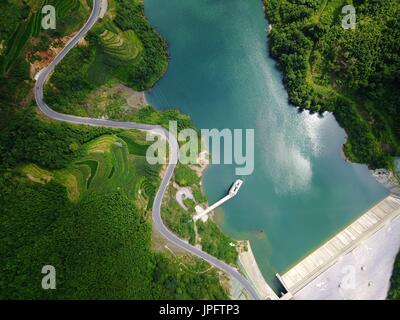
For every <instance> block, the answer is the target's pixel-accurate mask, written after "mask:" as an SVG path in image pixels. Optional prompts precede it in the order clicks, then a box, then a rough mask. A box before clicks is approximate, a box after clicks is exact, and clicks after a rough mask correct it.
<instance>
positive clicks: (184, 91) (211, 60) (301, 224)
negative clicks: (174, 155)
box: [145, 0, 386, 280]
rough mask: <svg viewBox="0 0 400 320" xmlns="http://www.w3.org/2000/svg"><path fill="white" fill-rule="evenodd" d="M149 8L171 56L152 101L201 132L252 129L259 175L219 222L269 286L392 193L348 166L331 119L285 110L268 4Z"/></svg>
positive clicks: (217, 168) (218, 188)
mask: <svg viewBox="0 0 400 320" xmlns="http://www.w3.org/2000/svg"><path fill="white" fill-rule="evenodd" d="M145 9H146V14H147V16H148V17H149V19H150V21H151V23H152V24H153V26H155V28H156V29H157V30H158V31H159V32H160V33H161V34H162V35H163V36H164V37H165V38H166V39H167V41H168V43H169V54H170V65H169V68H168V71H167V73H166V75H165V77H164V78H163V79H161V81H160V82H159V83H158V84H157V85H156V86H155V87H154V89H152V90H151V91H150V92H149V93H148V95H147V97H148V100H149V101H150V103H151V104H153V105H154V106H156V107H158V108H161V109H165V108H168V107H177V108H178V109H180V110H181V111H182V112H184V113H187V114H189V115H190V116H191V117H192V119H193V121H194V123H195V125H196V126H197V127H199V128H218V129H223V128H253V129H255V135H256V141H255V170H254V173H253V174H252V175H251V176H247V177H244V181H245V184H244V185H243V186H242V188H241V190H240V192H239V194H238V196H237V197H235V198H234V199H232V200H230V201H228V203H226V204H225V205H224V206H223V214H220V215H219V217H217V218H218V221H219V223H220V225H221V227H222V228H223V230H224V231H225V232H227V233H228V234H230V235H232V236H233V237H234V238H237V239H250V241H251V245H252V248H253V251H254V253H255V256H256V259H257V262H258V264H259V266H260V268H261V270H262V272H263V274H264V276H265V277H266V279H267V280H271V279H272V278H273V276H274V275H275V273H276V272H280V273H281V272H283V271H285V270H286V269H287V268H289V267H290V266H291V265H293V264H294V263H296V262H297V261H298V260H299V259H300V258H302V257H303V256H304V255H306V254H307V253H309V252H310V251H312V250H313V249H315V248H316V247H318V246H319V245H320V244H321V243H322V242H324V241H325V240H327V239H328V238H329V237H331V236H332V235H333V234H335V233H336V232H337V231H338V230H339V229H341V228H343V227H344V226H345V225H347V224H348V223H350V222H351V221H352V220H354V219H356V218H357V217H358V216H359V215H360V214H361V213H362V212H363V211H364V210H366V209H367V208H369V207H370V206H371V205H373V204H374V203H376V202H377V201H379V200H380V199H382V198H383V197H384V196H385V195H386V191H385V190H384V189H383V188H382V187H381V186H380V185H379V184H378V183H377V182H375V180H374V179H373V178H372V177H371V175H370V174H369V172H368V170H367V167H366V166H363V165H355V164H350V163H348V162H345V160H344V158H343V155H342V152H341V145H342V144H343V142H344V140H345V133H344V131H343V130H342V129H341V128H340V127H339V126H338V124H337V123H336V121H335V120H334V118H333V116H332V115H330V114H325V115H324V117H319V116H318V115H309V114H308V113H307V112H303V113H298V111H297V110H296V109H295V108H294V107H292V106H290V105H289V104H288V99H287V93H286V91H285V88H284V87H283V85H282V75H281V73H280V72H279V71H278V69H277V68H276V64H275V62H274V60H272V59H271V58H270V57H269V56H268V48H267V45H268V43H267V33H266V28H267V21H266V20H265V18H264V13H263V7H262V2H261V0H168V1H165V0H145ZM234 169H235V167H234V166H232V165H212V166H210V167H209V169H208V170H207V171H206V174H205V177H204V181H203V183H204V188H205V191H206V194H207V195H208V196H209V199H210V201H211V202H213V201H216V200H218V199H219V198H220V197H221V196H223V195H225V192H226V190H227V188H228V187H229V186H230V184H231V183H232V182H233V181H234V180H235V178H236V177H235V171H234Z"/></svg>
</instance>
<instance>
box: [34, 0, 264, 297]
mask: <svg viewBox="0 0 400 320" xmlns="http://www.w3.org/2000/svg"><path fill="white" fill-rule="evenodd" d="M100 3H101V1H100V0H93V8H92V12H91V14H90V17H89V19H88V20H87V21H86V23H85V25H84V26H83V27H82V28H81V29H80V30H79V32H78V33H77V34H76V35H75V36H74V37H73V38H72V39H71V40H70V41H69V42H68V43H67V45H66V46H65V47H64V48H63V50H62V51H61V52H60V53H59V54H58V55H57V56H56V57H55V59H54V60H53V61H52V62H51V63H50V64H49V66H47V67H46V68H44V69H42V70H41V71H40V72H39V73H38V74H37V75H36V84H35V99H36V103H37V105H38V107H39V109H40V110H41V111H42V112H43V113H44V114H45V115H46V116H48V117H49V118H52V119H54V120H59V121H63V122H69V123H75V124H84V125H91V126H102V127H112V128H122V129H138V130H144V131H151V132H154V133H156V134H159V135H162V136H164V137H165V138H166V139H167V140H168V142H169V148H170V153H169V154H170V159H169V163H168V166H167V169H166V172H165V175H164V178H163V179H162V182H161V185H160V188H159V189H158V191H157V194H156V197H155V199H154V203H153V208H152V219H153V225H154V226H155V228H157V230H158V232H159V233H160V234H161V235H162V236H163V237H164V238H165V239H167V240H168V241H170V242H171V243H173V244H174V245H176V246H177V247H179V248H181V249H183V250H184V251H187V252H189V253H191V254H193V255H195V256H197V257H199V258H201V259H203V260H205V261H207V262H208V263H210V264H212V265H213V266H215V267H216V268H218V269H220V270H222V271H224V272H226V273H227V274H229V275H231V276H232V277H233V278H235V279H236V280H237V281H239V283H241V285H242V286H243V287H244V288H245V289H246V290H247V291H248V293H249V294H250V295H251V297H252V298H253V299H258V294H257V292H256V290H255V289H254V287H253V286H252V284H251V283H250V282H249V281H248V280H247V279H246V278H245V277H243V276H242V275H241V274H240V273H239V272H238V270H236V269H235V268H233V267H231V266H230V265H228V264H226V263H225V262H223V261H220V260H218V259H217V258H215V257H213V256H211V255H209V254H207V253H205V252H204V251H202V250H200V249H198V248H196V247H194V246H192V245H190V244H189V243H187V242H185V241H184V240H182V239H180V238H178V237H177V236H176V235H175V234H174V233H172V232H171V231H170V230H169V229H168V228H167V227H166V226H165V224H164V222H163V220H162V218H161V204H162V199H163V197H164V194H165V192H166V191H167V188H168V184H169V182H170V180H171V177H172V175H173V173H174V170H175V167H176V164H177V161H178V154H179V145H178V142H177V141H176V139H175V137H174V136H173V135H171V134H170V133H169V131H167V130H166V129H164V128H162V127H160V126H156V125H147V124H140V123H133V122H120V121H113V120H105V119H92V118H84V117H77V116H72V115H65V114H61V113H58V112H56V111H54V110H52V109H51V108H50V107H49V106H48V105H47V104H46V102H44V100H43V87H44V85H45V83H46V80H47V79H48V78H49V76H50V75H51V73H52V72H53V70H54V68H55V67H56V66H57V65H58V64H59V63H60V62H61V60H62V59H63V58H64V57H65V56H66V55H67V54H68V52H69V51H70V50H71V49H72V48H74V47H75V45H76V44H77V43H78V42H79V40H80V39H82V38H83V37H84V36H85V35H86V33H87V32H88V31H89V30H90V29H91V28H92V27H93V25H94V24H95V23H96V21H97V20H98V18H99V14H100V11H101V5H100Z"/></svg>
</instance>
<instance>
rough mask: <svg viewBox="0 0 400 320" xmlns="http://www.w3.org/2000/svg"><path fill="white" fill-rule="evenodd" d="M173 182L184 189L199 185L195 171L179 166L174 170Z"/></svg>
mask: <svg viewBox="0 0 400 320" xmlns="http://www.w3.org/2000/svg"><path fill="white" fill-rule="evenodd" d="M175 181H176V183H177V184H179V185H180V186H181V187H186V186H192V185H195V184H198V183H200V178H199V177H198V176H197V174H196V172H195V171H193V170H191V169H190V168H188V167H187V166H183V165H181V166H179V167H178V168H177V169H176V170H175Z"/></svg>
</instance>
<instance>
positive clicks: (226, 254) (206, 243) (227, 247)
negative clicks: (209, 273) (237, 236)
mask: <svg viewBox="0 0 400 320" xmlns="http://www.w3.org/2000/svg"><path fill="white" fill-rule="evenodd" d="M197 228H198V232H199V236H200V238H201V247H202V248H203V250H204V251H206V252H208V253H209V254H211V255H213V256H214V257H217V258H218V259H221V260H224V261H225V262H227V263H231V264H235V263H236V260H237V258H238V252H237V250H236V247H235V243H234V242H233V240H232V239H231V238H230V237H228V236H227V235H225V234H224V233H223V232H222V231H221V230H220V229H219V227H218V226H217V225H216V224H215V223H213V222H210V221H208V222H206V223H204V222H201V221H199V222H197Z"/></svg>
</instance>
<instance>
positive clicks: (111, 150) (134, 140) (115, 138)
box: [21, 131, 160, 209]
mask: <svg viewBox="0 0 400 320" xmlns="http://www.w3.org/2000/svg"><path fill="white" fill-rule="evenodd" d="M84 147H85V152H84V155H83V156H82V157H80V158H79V159H78V160H76V161H74V162H73V163H71V164H70V165H69V166H68V167H67V168H65V169H62V170H54V171H47V170H43V169H42V168H40V167H38V166H36V165H33V164H29V165H25V166H23V167H22V168H21V172H22V173H24V174H25V175H26V176H27V177H28V178H29V179H30V180H32V181H34V182H36V183H40V184H46V183H48V182H50V181H51V180H53V179H54V180H55V181H57V182H59V183H61V184H62V185H64V186H65V187H66V189H67V192H68V197H69V199H70V200H71V201H72V202H77V201H79V200H80V199H82V198H83V197H85V195H86V194H88V193H96V194H107V193H110V192H113V191H115V190H123V191H125V192H126V194H128V195H129V197H130V198H131V199H132V200H135V201H136V203H137V204H138V207H140V208H145V209H147V208H150V207H151V203H152V200H153V198H154V196H155V192H156V190H157V186H158V184H159V182H160V181H159V179H160V178H159V173H160V166H153V165H150V164H148V162H147V161H146V159H145V155H146V150H147V147H148V145H147V144H146V142H145V140H144V136H143V133H140V132H136V131H129V132H128V131H127V132H123V133H120V134H118V135H104V136H101V137H99V138H97V139H95V140H92V141H91V142H89V143H88V144H86V145H85V146H84ZM149 205H150V206H149Z"/></svg>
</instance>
